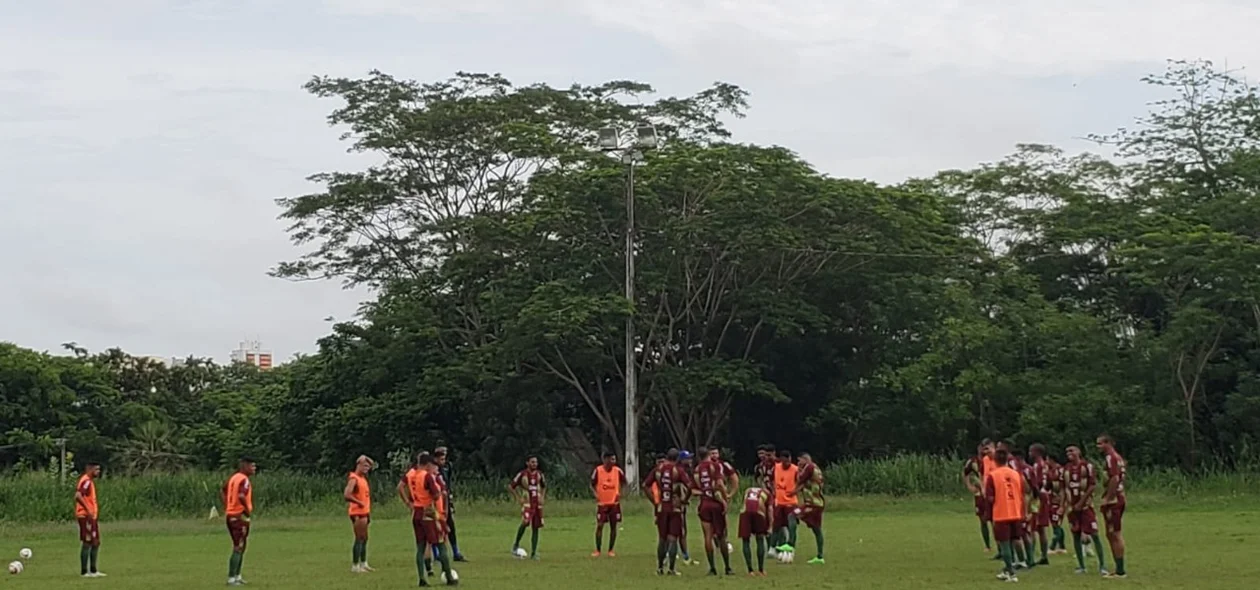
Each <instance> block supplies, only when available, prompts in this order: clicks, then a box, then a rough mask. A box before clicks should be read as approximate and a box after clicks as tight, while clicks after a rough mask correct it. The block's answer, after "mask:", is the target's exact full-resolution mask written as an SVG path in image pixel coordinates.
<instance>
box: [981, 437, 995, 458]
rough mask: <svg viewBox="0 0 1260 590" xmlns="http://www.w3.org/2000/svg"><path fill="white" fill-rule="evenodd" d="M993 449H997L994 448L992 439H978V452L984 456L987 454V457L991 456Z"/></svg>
mask: <svg viewBox="0 0 1260 590" xmlns="http://www.w3.org/2000/svg"><path fill="white" fill-rule="evenodd" d="M995 450H997V449H996V448H994V445H993V439H990V438H986V439H984V440H982V441H980V454H981V455H985V456H987V457H992V456H993V451H995Z"/></svg>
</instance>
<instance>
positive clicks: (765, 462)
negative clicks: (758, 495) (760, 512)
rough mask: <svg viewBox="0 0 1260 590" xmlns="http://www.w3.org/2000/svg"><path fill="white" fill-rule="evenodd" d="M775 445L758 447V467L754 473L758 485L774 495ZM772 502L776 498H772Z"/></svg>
mask: <svg viewBox="0 0 1260 590" xmlns="http://www.w3.org/2000/svg"><path fill="white" fill-rule="evenodd" d="M775 464H776V463H775V460H774V445H769V444H767V445H761V446H759V447H757V466H756V467H755V468H754V470H753V473H754V475H756V477H757V485H758V486H760V487H761V489H763V490H766V491H768V492H771V494H773V493H774V466H775ZM770 501H771V502H773V501H774V496H773V495H772V496H771V500H770Z"/></svg>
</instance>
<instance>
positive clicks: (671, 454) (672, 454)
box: [665, 449, 681, 463]
mask: <svg viewBox="0 0 1260 590" xmlns="http://www.w3.org/2000/svg"><path fill="white" fill-rule="evenodd" d="M680 456H681V453H679V451H678V449H670V450H668V451H665V462H667V463H677V462H678V458H679V457H680Z"/></svg>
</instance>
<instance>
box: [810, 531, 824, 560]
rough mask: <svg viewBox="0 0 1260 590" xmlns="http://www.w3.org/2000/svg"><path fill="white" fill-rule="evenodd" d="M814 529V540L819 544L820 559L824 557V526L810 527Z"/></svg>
mask: <svg viewBox="0 0 1260 590" xmlns="http://www.w3.org/2000/svg"><path fill="white" fill-rule="evenodd" d="M810 530H812V531H814V542H815V543H817V544H818V559H822V558H823V530H822V527H818V528H816V529H810Z"/></svg>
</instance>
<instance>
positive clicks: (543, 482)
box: [538, 473, 547, 504]
mask: <svg viewBox="0 0 1260 590" xmlns="http://www.w3.org/2000/svg"><path fill="white" fill-rule="evenodd" d="M546 502H547V476H546V475H544V474H542V473H539V474H538V503H539V504H545V503H546Z"/></svg>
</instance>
